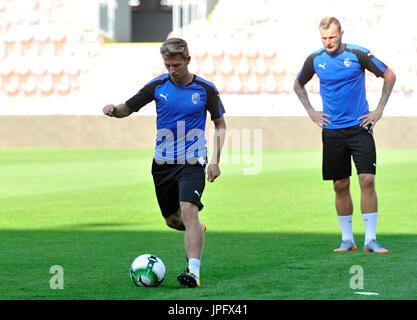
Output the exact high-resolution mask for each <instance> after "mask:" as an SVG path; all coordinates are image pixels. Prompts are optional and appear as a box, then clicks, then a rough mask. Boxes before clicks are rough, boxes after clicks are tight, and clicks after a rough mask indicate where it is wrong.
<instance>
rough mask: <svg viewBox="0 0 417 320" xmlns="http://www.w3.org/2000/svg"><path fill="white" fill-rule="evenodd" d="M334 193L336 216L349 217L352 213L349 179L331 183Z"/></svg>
mask: <svg viewBox="0 0 417 320" xmlns="http://www.w3.org/2000/svg"><path fill="white" fill-rule="evenodd" d="M333 188H334V191H335V193H336V212H337V215H338V216H350V215H352V213H353V202H352V196H351V195H350V180H349V178H346V179H341V180H335V181H333Z"/></svg>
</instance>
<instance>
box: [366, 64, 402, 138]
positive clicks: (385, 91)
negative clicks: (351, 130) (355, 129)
mask: <svg viewBox="0 0 417 320" xmlns="http://www.w3.org/2000/svg"><path fill="white" fill-rule="evenodd" d="M382 77H383V78H384V85H383V87H382V94H381V99H380V100H379V103H378V106H377V107H376V109H375V110H374V111H372V112H370V113H368V114H367V115H364V116H362V117H359V118H358V120H362V122H361V124H360V126H362V127H366V126H368V125H371V126H370V129H371V130H372V129H373V128H374V127H375V124H376V122H377V121H378V120H379V119H381V118H382V113H383V112H384V109H385V106H386V105H387V102H388V98H389V97H390V95H391V92H392V89H393V87H394V84H395V80H396V78H397V77H396V75H395V73H394V71H392V69H390V68H387V69H386V70H385V72H384V74H383V75H382Z"/></svg>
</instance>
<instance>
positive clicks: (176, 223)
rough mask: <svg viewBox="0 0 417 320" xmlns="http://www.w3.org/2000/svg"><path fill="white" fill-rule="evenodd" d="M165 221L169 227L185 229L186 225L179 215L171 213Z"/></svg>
mask: <svg viewBox="0 0 417 320" xmlns="http://www.w3.org/2000/svg"><path fill="white" fill-rule="evenodd" d="M165 223H166V225H167V226H168V227H170V228H172V229H175V230H184V225H183V223H182V221H181V219H179V218H178V217H177V216H174V215H171V216H169V217H167V218H165Z"/></svg>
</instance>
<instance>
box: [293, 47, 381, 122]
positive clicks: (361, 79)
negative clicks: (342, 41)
mask: <svg viewBox="0 0 417 320" xmlns="http://www.w3.org/2000/svg"><path fill="white" fill-rule="evenodd" d="M365 69H367V70H369V71H371V72H372V73H374V74H375V75H376V76H377V77H382V76H383V75H384V72H385V70H386V69H387V66H386V65H385V64H384V63H383V62H381V61H380V60H378V59H377V58H375V57H374V55H373V54H372V53H371V52H370V51H369V50H368V49H365V48H362V47H359V46H356V45H351V44H346V45H345V49H344V51H343V52H341V53H339V54H335V55H329V54H328V53H327V52H326V50H325V49H324V48H323V49H320V50H318V51H315V52H313V53H312V54H311V55H310V56H309V57H308V58H307V59H306V61H305V63H304V66H303V68H302V69H301V71H300V72H299V74H298V76H297V78H298V81H299V83H300V85H302V86H304V85H305V84H306V83H307V82H308V81H310V79H311V78H312V77H313V76H314V74H317V76H318V78H319V79H320V96H321V98H322V100H323V112H324V113H326V114H328V115H330V118H329V120H330V121H331V123H330V124H328V125H327V126H326V127H325V129H341V128H347V127H352V126H355V125H358V124H360V122H361V121H358V118H359V117H361V116H363V115H366V114H368V113H369V105H368V101H367V100H366V91H365Z"/></svg>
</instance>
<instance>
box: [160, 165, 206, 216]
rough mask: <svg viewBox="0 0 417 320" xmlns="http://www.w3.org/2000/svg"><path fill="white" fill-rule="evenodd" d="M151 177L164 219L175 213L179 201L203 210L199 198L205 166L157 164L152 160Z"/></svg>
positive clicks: (203, 184)
mask: <svg viewBox="0 0 417 320" xmlns="http://www.w3.org/2000/svg"><path fill="white" fill-rule="evenodd" d="M152 176H153V181H154V184H155V192H156V198H157V199H158V204H159V207H160V209H161V213H162V216H163V217H164V218H167V217H169V216H170V215H172V214H174V213H175V212H177V210H178V209H179V207H180V201H186V202H191V203H194V204H195V205H196V206H197V207H198V210H199V211H201V210H202V209H203V207H204V206H203V204H202V203H201V196H202V194H203V191H204V187H205V183H206V180H205V177H206V173H205V165H201V164H200V163H196V164H189V163H185V164H166V163H164V164H158V163H156V161H155V159H154V160H153V162H152Z"/></svg>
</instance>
